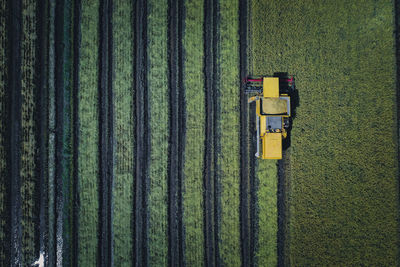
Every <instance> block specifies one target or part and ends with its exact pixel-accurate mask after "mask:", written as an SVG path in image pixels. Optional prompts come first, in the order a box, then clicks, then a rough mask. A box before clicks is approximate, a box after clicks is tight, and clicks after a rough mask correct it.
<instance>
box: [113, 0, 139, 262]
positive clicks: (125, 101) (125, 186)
mask: <svg viewBox="0 0 400 267" xmlns="http://www.w3.org/2000/svg"><path fill="white" fill-rule="evenodd" d="M132 9H133V5H132V4H131V2H130V1H126V0H118V1H115V2H114V11H113V23H112V24H113V38H114V51H113V55H114V69H115V71H114V73H115V76H114V80H113V88H114V115H115V130H114V131H115V144H116V147H115V159H116V160H115V167H114V168H115V169H114V172H115V178H114V190H113V198H114V214H113V227H114V263H115V265H116V266H120V265H121V266H122V265H124V264H126V266H131V265H132V264H133V259H132V257H133V255H132V251H133V240H132V238H133V228H132V225H133V222H132V218H133V194H134V193H133V183H134V174H133V173H134V160H133V156H134V152H133V149H134V143H135V139H134V125H135V120H134V116H133V114H134V108H135V107H134V103H133V94H134V91H133V81H132V80H133V50H132V47H133V29H132V25H131V24H132Z"/></svg>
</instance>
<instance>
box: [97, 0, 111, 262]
mask: <svg viewBox="0 0 400 267" xmlns="http://www.w3.org/2000/svg"><path fill="white" fill-rule="evenodd" d="M100 18H101V19H100V28H101V31H100V77H99V100H100V103H99V104H100V106H99V107H100V112H99V116H100V118H99V129H100V134H99V137H100V140H99V152H100V154H99V163H100V177H99V178H100V179H99V181H100V189H101V194H99V203H100V205H99V206H100V209H99V211H100V214H99V216H100V235H99V236H100V238H99V246H98V247H99V261H98V262H99V264H100V266H112V263H113V260H112V258H113V255H112V243H113V240H112V184H113V180H114V179H113V178H114V172H113V163H114V160H113V156H114V155H113V143H114V135H113V119H114V118H113V91H112V45H113V39H112V24H111V22H112V1H110V0H105V1H102V2H101V6H100Z"/></svg>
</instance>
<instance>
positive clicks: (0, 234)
mask: <svg viewBox="0 0 400 267" xmlns="http://www.w3.org/2000/svg"><path fill="white" fill-rule="evenodd" d="M8 12H9V10H8V7H7V5H6V1H2V2H1V3H0V32H2V33H3V34H2V35H1V36H0V124H1V126H0V262H6V250H7V249H8V248H7V245H8V244H9V243H8V242H7V240H6V238H7V235H6V231H7V228H8V227H7V217H8V214H7V213H8V212H7V210H8V207H7V206H8V205H7V204H8V203H7V198H6V197H7V191H6V190H7V189H6V187H7V178H6V177H7V161H6V156H7V150H6V141H7V136H6V135H7V127H6V126H5V125H6V121H7V104H6V103H7V99H6V97H7V95H6V87H7V83H8V80H7V77H8V66H7V63H8V60H7V52H8V49H7V46H8V30H7V29H8V27H7V26H8V15H7V14H8Z"/></svg>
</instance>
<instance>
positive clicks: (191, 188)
mask: <svg viewBox="0 0 400 267" xmlns="http://www.w3.org/2000/svg"><path fill="white" fill-rule="evenodd" d="M203 4H204V3H203V1H195V0H188V1H185V9H186V17H185V33H184V39H183V47H184V53H185V63H184V65H185V76H184V87H185V89H186V114H187V118H186V145H185V162H184V180H183V181H184V185H183V214H184V218H183V222H184V225H185V234H186V236H185V261H186V264H187V265H188V266H203V265H204V264H203V262H204V249H203V246H204V234H203V162H204V140H205V114H204V112H205V106H204V99H205V95H204V74H203V67H204V66H203V55H204V46H203V21H204V10H203Z"/></svg>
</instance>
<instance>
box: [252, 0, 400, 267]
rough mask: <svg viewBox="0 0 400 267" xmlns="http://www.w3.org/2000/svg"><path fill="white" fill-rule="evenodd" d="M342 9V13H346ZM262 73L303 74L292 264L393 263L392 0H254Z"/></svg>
mask: <svg viewBox="0 0 400 267" xmlns="http://www.w3.org/2000/svg"><path fill="white" fill-rule="evenodd" d="M339 14H340V15H339ZM252 16H253V18H252V44H251V45H252V46H251V47H252V54H253V68H254V69H253V70H254V73H262V74H273V73H274V72H276V71H284V72H286V71H287V72H289V73H291V74H295V75H296V85H297V89H298V90H299V95H300V105H299V107H298V109H297V117H296V119H295V120H294V124H293V132H292V148H291V156H290V165H291V170H290V171H291V176H290V178H289V179H290V183H291V187H290V188H289V203H288V204H289V205H290V214H289V216H290V221H289V233H290V244H289V246H290V250H289V251H288V253H287V254H286V257H287V258H286V262H287V263H290V264H291V265H292V266H310V265H336V266H343V265H347V266H348V265H352V266H362V265H364V266H366V265H368V266H395V265H397V264H399V262H398V257H397V255H398V242H399V240H398V234H397V233H398V223H397V220H398V182H397V180H396V177H397V175H398V172H397V171H398V163H397V162H396V159H397V154H396V152H397V143H396V128H395V127H396V123H395V122H396V116H395V80H394V78H395V54H394V40H393V29H394V28H393V3H392V1H379V2H375V1H362V2H356V1H335V2H309V1H273V2H271V1H253V2H252Z"/></svg>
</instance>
